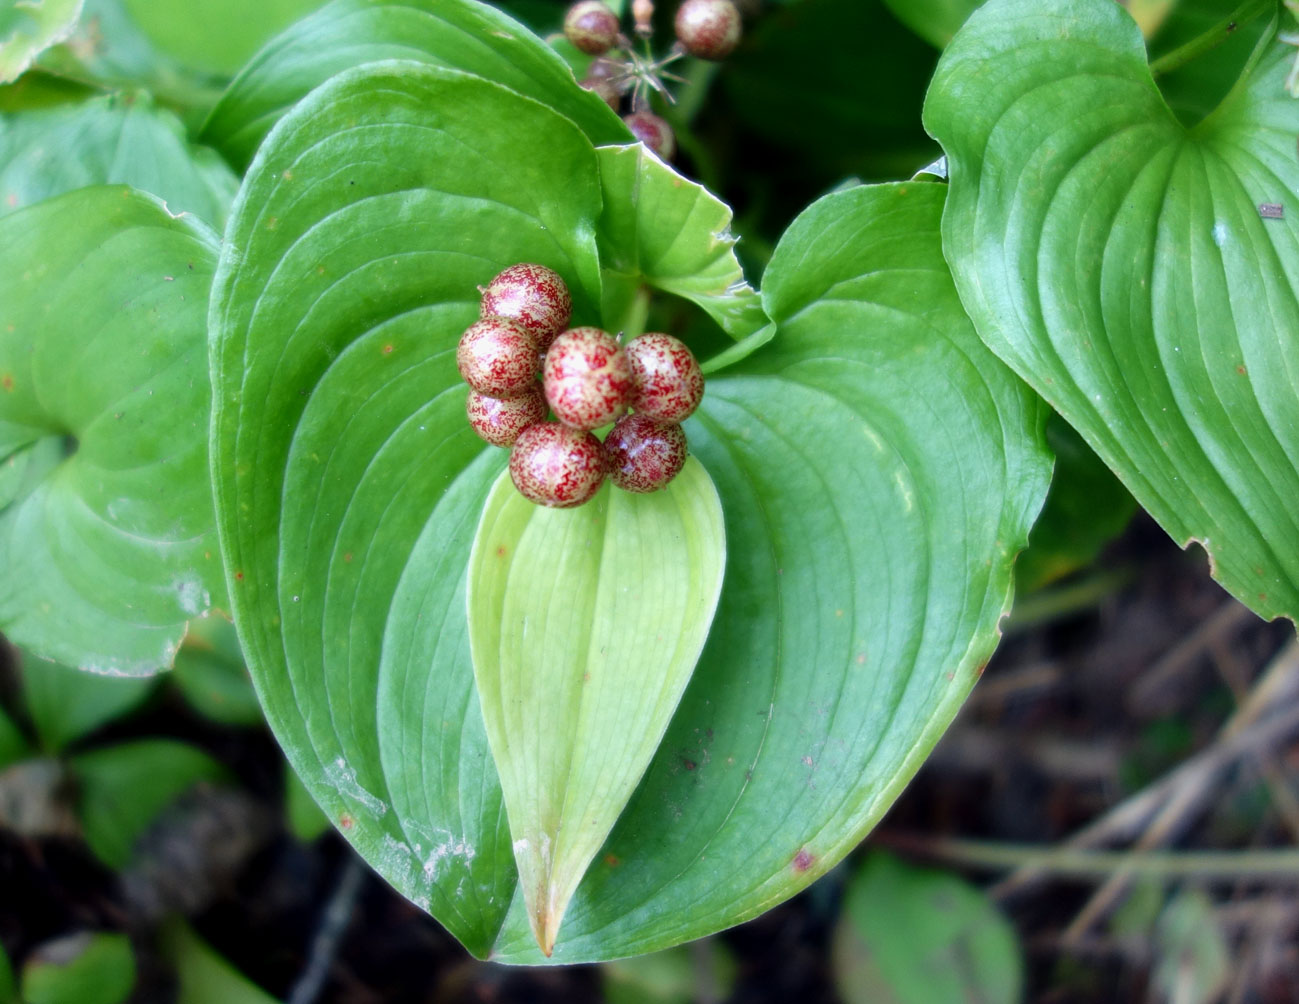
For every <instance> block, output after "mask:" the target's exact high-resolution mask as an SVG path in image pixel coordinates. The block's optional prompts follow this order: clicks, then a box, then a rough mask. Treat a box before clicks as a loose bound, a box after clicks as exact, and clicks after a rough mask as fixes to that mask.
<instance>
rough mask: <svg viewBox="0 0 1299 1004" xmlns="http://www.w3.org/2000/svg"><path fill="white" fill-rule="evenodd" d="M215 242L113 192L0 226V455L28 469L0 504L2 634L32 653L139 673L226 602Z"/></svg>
mask: <svg viewBox="0 0 1299 1004" xmlns="http://www.w3.org/2000/svg"><path fill="white" fill-rule="evenodd" d="M216 247H217V240H216V236H215V235H214V234H213V233H212V232H211V231H209V230H208V229H207V228H206V227H205V226H203V225H202V224H201V223H198V222H197V221H195V220H193V219H192V218H190V217H180V218H177V217H174V216H172V215H171V214H170V213H168V212H167V209H166V207H165V206H163V205H162V203H160V202H158V201H157V200H156V199H154V198H152V197H151V196H147V195H144V194H142V193H139V192H134V191H132V190H130V189H125V188H87V189H81V190H78V191H76V192H72V193H69V194H68V195H64V196H60V197H59V198H57V199H51V200H48V201H45V202H42V203H39V204H38V205H36V206H32V207H30V208H28V209H24V210H22V211H20V212H17V213H14V214H12V215H10V216H6V217H4V218H3V219H0V455H10V456H11V459H13V460H14V464H15V468H16V469H21V472H22V473H21V483H20V484H19V485H17V486H11V488H12V489H13V490H12V491H6V495H8V496H9V502H8V505H7V506H5V508H4V509H3V510H0V568H4V570H5V574H4V576H3V577H0V628H2V629H3V630H4V632H5V633H6V634H7V635H8V636H9V637H10V638H11V639H12V640H13V641H15V642H17V643H18V644H21V645H23V646H24V647H26V648H28V649H30V650H31V651H33V652H34V653H36V654H38V655H40V656H42V657H44V658H49V659H54V660H55V661H58V662H62V663H66V664H68V665H73V666H78V667H80V668H82V669H90V670H94V671H96V672H103V673H110V674H115V675H132V676H134V675H142V674H146V673H151V672H153V671H155V670H157V669H159V668H163V667H167V666H170V665H171V661H172V657H173V656H174V655H175V652H176V648H177V646H178V645H179V644H180V639H181V638H182V637H183V635H184V632H185V622H186V621H187V620H188V619H189V618H191V617H195V616H198V615H200V614H202V613H205V612H206V611H207V610H209V609H210V608H211V607H212V606H213V605H214V604H216V605H220V604H221V603H222V601H223V598H224V592H225V589H224V582H223V578H222V575H221V570H220V559H219V557H218V554H217V547H216V539H215V536H216V535H215V528H214V521H213V514H212V499H211V495H210V492H209V480H208V473H207V470H208V464H207V427H208V403H209V392H208V382H207V379H206V371H205V368H204V360H205V356H206V353H205V338H204V318H205V316H206V311H207V299H208V289H209V286H210V284H211V281H212V274H213V270H214V268H215V264H216ZM14 454H16V455H17V456H16V457H13V456H12V455H14Z"/></svg>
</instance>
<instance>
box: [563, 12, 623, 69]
mask: <svg viewBox="0 0 1299 1004" xmlns="http://www.w3.org/2000/svg"><path fill="white" fill-rule="evenodd" d="M564 37H565V38H567V39H568V40H569V41H570V42H572V43H573V44H574V45H575V46H577V47H578V48H579V49H581V50H582V51H583V52H585V53H588V54H590V55H592V56H599V55H602V54H604V53H606V52H608V51H609V50H610V49H612V48H613V47H614V46H615V45H616V44H617V42H618V15H617V14H615V13H614V12H613V11H612V10H610V9H609V8H608V7H607V6H606V5H605V4H603V3H602V2H601V0H578V2H577V3H575V4H573V6H572V7H570V8H568V13H567V14H565V15H564Z"/></svg>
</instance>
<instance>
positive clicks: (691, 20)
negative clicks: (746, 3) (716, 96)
mask: <svg viewBox="0 0 1299 1004" xmlns="http://www.w3.org/2000/svg"><path fill="white" fill-rule="evenodd" d="M740 31H741V24H740V12H739V10H737V9H736V7H735V4H733V3H732V2H731V0H683V2H682V4H681V6H680V7H678V8H677V19H676V32H677V41H678V42H680V43H681V46H682V48H684V49H685V50H686V52H688V53H690V55H692V56H694V57H696V58H697V59H710V60H718V59H725V58H726V57H727V56H729V55H730V54H731V53H732V52H733V51H735V47H736V46H737V45H739V44H740Z"/></svg>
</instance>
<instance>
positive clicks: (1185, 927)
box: [1151, 889, 1232, 1004]
mask: <svg viewBox="0 0 1299 1004" xmlns="http://www.w3.org/2000/svg"><path fill="white" fill-rule="evenodd" d="M1155 941H1156V944H1157V945H1158V948H1159V957H1158V959H1157V961H1156V963H1155V966H1154V972H1153V973H1152V974H1151V982H1152V983H1153V984H1154V986H1155V988H1157V989H1158V990H1159V991H1161V992H1162V995H1163V996H1164V998H1165V999H1166V1000H1169V1001H1176V1002H1177V1004H1210V1002H1212V1001H1216V1000H1221V999H1222V994H1223V993H1224V992H1225V991H1226V989H1227V986H1228V984H1229V983H1230V982H1231V976H1232V960H1231V949H1230V948H1229V947H1228V946H1227V941H1226V938H1224V937H1223V933H1222V929H1221V927H1220V926H1219V924H1218V919H1217V918H1216V917H1215V916H1214V913H1213V902H1212V901H1211V900H1210V899H1209V897H1208V896H1206V895H1205V894H1204V893H1203V892H1201V891H1199V890H1198V889H1188V890H1186V891H1184V892H1182V893H1179V894H1178V895H1177V897H1176V898H1175V899H1173V901H1172V902H1170V903H1169V904H1168V906H1167V907H1166V908H1165V910H1164V912H1163V914H1162V915H1161V916H1160V918H1159V925H1158V927H1157V929H1156V932H1155Z"/></svg>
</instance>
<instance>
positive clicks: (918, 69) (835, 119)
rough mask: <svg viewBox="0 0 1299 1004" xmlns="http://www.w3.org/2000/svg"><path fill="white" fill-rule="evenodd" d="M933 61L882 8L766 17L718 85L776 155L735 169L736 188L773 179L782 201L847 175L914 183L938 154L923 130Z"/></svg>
mask: <svg viewBox="0 0 1299 1004" xmlns="http://www.w3.org/2000/svg"><path fill="white" fill-rule="evenodd" d="M936 61H937V54H936V53H935V52H934V50H933V49H932V48H930V46H928V45H927V44H926V43H924V42H922V41H921V40H920V39H918V38H917V37H916V36H915V35H913V34H912V33H911V32H910V31H908V30H907V29H906V28H904V27H902V25H900V24H898V23H897V21H896V20H894V18H893V17H892V16H891V15H890V14H889V12H888V10H887V9H886V8H885V7H884V5H883V3H881V2H880V0H800V2H798V3H793V4H790V5H788V6H786V7H781V8H778V9H770V8H769V9H767V10H766V11H764V13H763V16H762V17H761V18H760V19H758V20H757V21H756V22H755V23H754V26H753V30H752V31H751V32H750V33H749V34H748V36H747V37H746V38H745V41H744V44H743V45H742V46H740V48H739V49H737V50H736V51H735V53H734V54H732V55H731V56H730V57H729V58H728V59H727V61H726V64H725V66H724V68H723V69H722V72H721V74H720V77H719V80H718V83H719V84H720V85H721V91H722V93H723V94H724V95H725V99H726V104H727V107H726V109H725V113H726V114H727V115H730V116H733V117H735V118H736V119H738V120H739V122H740V123H742V125H743V126H744V127H745V128H746V129H747V130H749V131H751V132H752V133H753V134H755V135H757V136H758V137H760V138H761V139H762V140H764V141H765V143H766V144H770V146H771V147H774V148H775V151H774V152H775V154H776V155H773V152H772V151H770V150H769V149H767V148H763V147H759V148H758V149H757V150H756V151H753V152H751V153H750V157H759V158H761V159H760V160H759V161H758V163H757V164H754V163H753V161H752V160H749V159H743V160H738V161H737V162H736V166H737V168H738V170H737V171H736V172H735V173H736V178H737V180H739V179H742V178H744V177H745V176H746V175H750V174H752V173H755V168H756V171H757V172H760V173H761V174H762V175H774V176H775V178H777V179H779V180H780V183H781V184H780V185H779V186H778V187H776V189H775V191H774V193H773V197H774V198H777V199H779V198H782V197H783V196H784V189H786V188H795V189H796V190H800V191H804V190H807V189H808V187H809V186H810V188H811V191H813V192H823V191H825V190H827V189H828V188H829V187H830V186H832V185H834V184H836V183H838V182H839V181H840V180H842V179H843V178H844V177H846V176H850V175H858V176H861V177H866V178H900V177H909V176H910V175H912V174H913V173H915V171H916V170H917V169H918V168H920V167H922V166H924V165H925V164H928V163H930V162H931V161H932V160H934V158H935V157H936V156H937V155H938V149H937V147H936V146H935V145H934V143H933V141H932V140H930V139H929V137H927V136H926V135H925V133H924V130H923V129H922V128H920V123H919V114H920V106H921V102H922V99H923V97H924V92H925V85H926V84H927V83H928V81H929V76H930V74H931V73H932V72H933V67H934V63H935V62H936ZM720 97H721V95H718V97H717V98H716V99H714V98H711V97H710V99H709V100H710V104H713V103H715V101H716V100H720ZM791 215H792V213H791Z"/></svg>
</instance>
